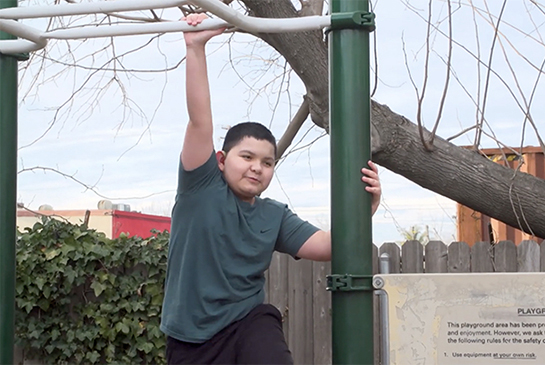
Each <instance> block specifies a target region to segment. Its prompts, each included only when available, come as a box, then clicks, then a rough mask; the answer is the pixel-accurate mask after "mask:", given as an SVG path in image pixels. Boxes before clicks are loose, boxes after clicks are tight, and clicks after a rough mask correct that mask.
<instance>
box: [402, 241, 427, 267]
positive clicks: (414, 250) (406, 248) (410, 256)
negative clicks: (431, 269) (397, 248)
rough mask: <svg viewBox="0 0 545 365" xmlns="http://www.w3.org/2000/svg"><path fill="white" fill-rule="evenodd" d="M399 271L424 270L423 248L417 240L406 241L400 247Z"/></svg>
mask: <svg viewBox="0 0 545 365" xmlns="http://www.w3.org/2000/svg"><path fill="white" fill-rule="evenodd" d="M401 271H402V272H403V273H404V274H407V273H423V272H424V248H423V247H422V244H421V243H420V242H419V241H407V242H405V243H404V244H403V246H402V247H401Z"/></svg>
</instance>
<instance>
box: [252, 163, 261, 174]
mask: <svg viewBox="0 0 545 365" xmlns="http://www.w3.org/2000/svg"><path fill="white" fill-rule="evenodd" d="M250 169H251V170H252V171H255V172H261V163H259V162H257V163H253V164H252V165H251V166H250Z"/></svg>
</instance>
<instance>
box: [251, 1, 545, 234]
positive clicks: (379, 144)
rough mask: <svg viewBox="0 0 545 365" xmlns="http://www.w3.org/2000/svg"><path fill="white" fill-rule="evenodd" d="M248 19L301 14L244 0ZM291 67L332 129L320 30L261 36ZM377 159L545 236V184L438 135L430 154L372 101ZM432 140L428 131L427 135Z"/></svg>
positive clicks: (408, 126) (313, 111) (407, 127)
mask: <svg viewBox="0 0 545 365" xmlns="http://www.w3.org/2000/svg"><path fill="white" fill-rule="evenodd" d="M242 1H243V2H244V3H245V4H246V6H247V7H248V9H249V11H250V15H253V16H257V17H264V18H289V17H296V16H299V14H298V12H297V11H296V9H295V8H294V7H293V4H292V3H291V1H290V0H242ZM259 36H260V37H261V38H262V39H263V40H264V41H265V42H267V43H268V44H270V45H271V46H272V47H274V48H275V49H276V50H277V51H278V52H279V53H280V54H282V55H283V56H284V57H285V59H286V60H287V61H288V63H289V64H290V66H291V68H292V69H293V70H294V71H295V72H296V73H297V75H298V76H299V77H300V78H301V80H302V81H303V83H304V84H305V86H306V88H307V97H308V99H309V103H310V115H311V118H312V121H313V122H314V123H315V124H316V125H318V126H320V127H322V128H325V129H326V130H328V125H329V113H328V110H329V102H328V99H329V92H328V74H329V71H328V66H327V64H328V57H327V44H326V42H325V41H324V38H323V35H322V32H319V31H316V32H305V33H281V34H259ZM372 108H373V110H372V124H373V130H372V138H373V143H372V148H373V160H374V161H376V162H377V163H379V164H380V165H382V166H384V167H386V168H387V169H389V170H391V171H393V172H395V173H398V174H400V175H402V176H404V177H406V178H407V179H409V180H411V181H413V182H415V183H416V184H418V185H420V186H422V187H424V188H426V189H429V190H431V191H434V192H436V193H438V194H440V195H443V196H446V197H448V198H450V199H452V200H455V201H457V202H459V203H461V204H463V205H466V206H468V207H470V208H472V209H474V210H477V211H479V212H481V213H484V214H486V215H488V216H490V217H492V218H495V219H497V220H500V221H502V222H504V223H506V224H508V225H510V226H513V227H517V228H520V229H521V230H523V231H525V232H527V233H530V234H534V235H536V236H538V237H545V219H544V218H543V217H545V180H543V179H539V178H536V177H534V176H531V175H529V174H526V173H522V172H517V173H515V171H514V170H512V169H509V168H507V167H504V166H501V165H498V164H496V163H494V162H492V161H490V160H488V159H487V158H485V157H483V156H481V155H480V154H478V153H476V152H474V151H469V150H467V149H464V148H461V147H457V146H455V145H454V144H452V143H449V142H447V141H445V140H443V139H441V138H439V137H436V138H435V140H434V148H433V150H432V151H431V152H430V151H427V150H426V149H425V148H424V146H423V145H422V142H421V140H420V135H419V133H418V127H417V125H416V124H415V123H412V122H411V121H409V120H408V119H406V118H404V117H403V116H401V115H398V114H396V113H394V112H392V111H391V110H390V109H389V108H388V107H387V106H384V105H380V104H378V103H376V102H373V103H372ZM425 135H426V136H429V132H427V131H426V132H425Z"/></svg>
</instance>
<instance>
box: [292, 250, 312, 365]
mask: <svg viewBox="0 0 545 365" xmlns="http://www.w3.org/2000/svg"><path fill="white" fill-rule="evenodd" d="M288 272H289V275H290V280H289V282H288V290H289V298H288V308H289V310H288V313H289V314H288V316H289V330H288V332H289V339H288V345H289V347H290V349H291V351H292V354H293V361H294V363H295V364H310V363H312V361H313V354H312V352H313V350H314V348H313V344H312V343H313V342H314V338H313V324H312V319H313V318H312V317H313V308H312V299H313V298H312V297H313V290H312V286H313V285H312V284H313V280H312V261H309V260H299V261H295V260H290V261H289V262H288Z"/></svg>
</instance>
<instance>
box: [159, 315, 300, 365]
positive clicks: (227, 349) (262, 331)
mask: <svg viewBox="0 0 545 365" xmlns="http://www.w3.org/2000/svg"><path fill="white" fill-rule="evenodd" d="M167 362H168V364H169V365H173V364H293V359H292V357H291V352H290V350H289V349H288V345H287V344H286V340H285V339H284V333H283V332H282V317H281V315H280V312H279V311H278V309H276V307H274V306H273V305H270V304H261V305H258V306H257V307H255V308H254V309H252V311H250V313H248V315H247V316H246V317H244V318H242V319H241V320H240V321H236V322H233V323H231V324H230V325H229V326H227V327H225V328H224V329H223V330H221V331H220V332H218V333H217V334H216V335H214V337H212V338H211V339H209V340H208V341H206V342H204V343H191V342H183V341H178V340H176V339H174V338H172V337H168V338H167Z"/></svg>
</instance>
